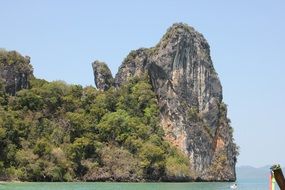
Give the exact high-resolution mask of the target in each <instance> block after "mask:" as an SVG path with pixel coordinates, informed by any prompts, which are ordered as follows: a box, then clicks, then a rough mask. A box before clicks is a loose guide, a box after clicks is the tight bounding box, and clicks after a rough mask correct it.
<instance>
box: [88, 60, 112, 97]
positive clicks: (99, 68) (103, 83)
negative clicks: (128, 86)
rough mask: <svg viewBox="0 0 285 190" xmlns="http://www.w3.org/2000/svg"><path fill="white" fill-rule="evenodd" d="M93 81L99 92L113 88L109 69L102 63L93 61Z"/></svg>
mask: <svg viewBox="0 0 285 190" xmlns="http://www.w3.org/2000/svg"><path fill="white" fill-rule="evenodd" d="M92 67H93V72H94V80H95V84H96V86H97V88H98V89H99V90H103V91H105V90H108V89H109V88H110V87H111V86H114V79H113V76H112V73H111V71H110V69H109V67H108V66H107V65H106V63H104V62H100V61H94V62H93V63H92Z"/></svg>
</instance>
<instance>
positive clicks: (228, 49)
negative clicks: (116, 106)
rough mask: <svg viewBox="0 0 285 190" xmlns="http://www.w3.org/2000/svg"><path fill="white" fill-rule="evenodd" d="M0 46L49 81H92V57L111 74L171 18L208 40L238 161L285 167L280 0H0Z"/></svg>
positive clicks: (284, 6)
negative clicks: (26, 58)
mask: <svg viewBox="0 0 285 190" xmlns="http://www.w3.org/2000/svg"><path fill="white" fill-rule="evenodd" d="M0 7H1V11H0V47H2V48H6V49H7V50H17V51H19V52H20V53H21V54H23V55H29V56H30V57H31V63H32V65H33V66H34V74H35V75H36V77H38V78H44V79H46V80H49V81H52V80H59V79H60V80H64V81H66V82H68V83H74V84H81V85H83V86H85V85H93V84H94V82H93V73H92V68H91V62H92V61H94V60H96V59H99V60H101V61H105V62H107V63H108V64H109V66H110V68H111V70H112V72H113V74H115V73H116V72H117V69H118V67H119V65H120V64H121V62H122V60H123V59H124V57H125V56H126V55H127V54H128V52H130V50H132V49H137V48H140V47H151V46H154V45H155V44H156V43H157V42H158V41H159V39H160V38H161V37H162V35H163V34H164V33H165V31H166V29H167V28H168V27H169V26H171V25H172V24H173V23H174V22H184V23H187V24H189V25H191V26H193V27H195V28H196V30H198V31H199V32H201V33H202V34H203V35H204V36H205V38H206V39H207V40H208V42H209V44H210V46H211V56H212V59H213V62H214V66H215V68H216V70H217V72H218V73H219V77H220V79H221V82H222V85H223V93H224V101H225V102H226V103H227V104H228V107H229V118H230V119H231V121H232V126H233V127H234V129H235V133H234V136H235V139H236V142H237V144H238V145H239V146H240V149H241V150H240V156H239V158H238V165H252V166H263V165H267V164H274V163H280V164H282V165H283V166H285V128H284V127H285V124H284V119H285V112H284V109H285V100H284V99H285V84H284V82H285V75H284V72H285V62H284V56H285V37H284V35H285V1H284V0H267V1H263V0H238V1H229V0H215V1H213V0H196V1H191V0H184V1H183V0H172V1H170V0H141V1H134V0H130V1H124V0H121V1H117V0H113V1H108V0H104V1H103V0H102V1H100V2H99V1H94V0H93V1H91V0H90V1H87V0H84V1H79V0H78V1H75V0H60V1H58V0H46V1H43V0H42V1H38V0H34V1H32V0H26V1H21V0H17V1H16V0H9V1H4V0H1V1H0Z"/></svg>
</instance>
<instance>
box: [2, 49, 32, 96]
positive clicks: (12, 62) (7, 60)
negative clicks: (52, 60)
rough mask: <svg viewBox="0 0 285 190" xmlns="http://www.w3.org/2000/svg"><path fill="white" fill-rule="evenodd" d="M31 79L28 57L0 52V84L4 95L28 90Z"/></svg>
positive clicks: (10, 52) (15, 53)
mask: <svg viewBox="0 0 285 190" xmlns="http://www.w3.org/2000/svg"><path fill="white" fill-rule="evenodd" d="M31 77H33V68H32V66H31V65H30V57H28V56H25V57H23V56H22V55H20V54H19V53H18V52H16V51H6V50H4V49H1V50H0V82H1V83H2V84H3V86H4V90H5V92H6V93H8V94H11V95H15V94H16V92H17V91H19V90H21V89H25V88H28V87H29V78H31Z"/></svg>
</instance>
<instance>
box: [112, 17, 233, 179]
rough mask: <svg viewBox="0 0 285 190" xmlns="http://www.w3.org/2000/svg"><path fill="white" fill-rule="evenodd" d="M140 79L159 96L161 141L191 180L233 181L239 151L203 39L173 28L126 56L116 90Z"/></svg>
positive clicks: (181, 27) (183, 27) (185, 28)
mask: <svg viewBox="0 0 285 190" xmlns="http://www.w3.org/2000/svg"><path fill="white" fill-rule="evenodd" d="M144 74H146V75H148V76H149V78H150V80H151V85H152V87H153V90H154V92H155V93H156V95H157V99H158V105H159V110H160V124H161V126H162V127H163V129H164V132H165V139H166V140H168V141H169V142H171V143H172V144H174V145H175V146H177V147H178V148H179V149H180V150H182V151H183V152H184V153H185V154H186V155H187V156H188V158H189V160H190V163H191V165H190V168H189V170H191V171H194V173H195V176H193V177H194V178H196V180H205V181H212V180H215V181H234V180H235V179H236V173H235V163H236V156H237V154H238V153H237V147H236V145H235V143H234V142H233V136H232V128H231V127H230V124H229V120H228V119H227V108H226V105H225V104H224V103H223V101H222V98H223V96H222V86H221V83H220V80H219V78H218V75H217V73H216V71H215V69H214V67H213V63H212V60H211V57H210V48H209V45H208V43H207V41H206V40H205V38H204V37H203V35H202V34H200V33H198V32H197V31H195V30H194V28H192V27H190V26H188V25H186V24H181V23H179V24H174V25H173V26H172V27H170V28H169V29H168V31H167V32H166V34H165V35H164V36H163V38H162V39H161V40H160V42H159V43H158V44H157V45H156V46H155V47H153V48H149V49H143V48H142V49H138V50H135V51H132V52H131V53H130V54H129V55H128V56H127V58H126V59H125V60H124V61H123V63H122V65H121V66H120V68H119V71H118V73H117V75H116V77H115V84H116V86H121V85H123V84H125V83H126V82H127V81H128V80H130V79H131V78H133V77H135V76H142V75H144Z"/></svg>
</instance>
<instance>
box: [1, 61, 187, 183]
mask: <svg viewBox="0 0 285 190" xmlns="http://www.w3.org/2000/svg"><path fill="white" fill-rule="evenodd" d="M9 59H11V60H10V62H11V63H14V64H17V63H16V62H15V59H16V58H15V57H13V56H12V57H10V58H9ZM6 61H7V60H6ZM148 80H149V79H148V77H147V76H144V77H141V78H134V79H133V80H131V81H130V82H129V83H128V84H126V85H124V86H122V87H120V88H117V89H115V88H113V87H112V88H110V89H109V90H108V91H105V92H103V91H99V90H96V89H95V88H93V87H91V86H89V87H84V88H83V87H82V86H80V85H68V84H66V83H65V82H62V81H54V82H47V81H45V80H40V79H36V78H34V77H32V79H30V80H29V88H28V89H22V90H20V91H18V92H17V93H16V94H15V96H13V95H9V94H8V93H6V92H5V83H4V82H3V81H2V83H1V91H0V179H1V180H21V181H76V180H84V181H94V180H96V181H98V180H99V181H105V180H108V181H112V180H115V181H141V180H148V181H149V180H171V178H173V177H175V178H176V179H180V180H189V179H190V178H189V176H190V172H189V161H188V159H187V157H186V156H184V155H183V154H182V153H180V152H179V151H178V150H177V149H176V148H174V147H173V146H171V145H170V144H169V143H168V142H166V141H164V140H163V136H164V134H163V130H162V128H161V127H160V126H159V124H158V123H159V121H158V119H159V118H158V113H159V112H158V106H157V101H156V97H155V94H154V92H153V91H152V89H151V85H150V84H149V81H148Z"/></svg>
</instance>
